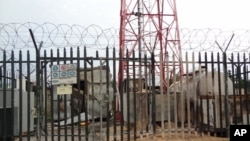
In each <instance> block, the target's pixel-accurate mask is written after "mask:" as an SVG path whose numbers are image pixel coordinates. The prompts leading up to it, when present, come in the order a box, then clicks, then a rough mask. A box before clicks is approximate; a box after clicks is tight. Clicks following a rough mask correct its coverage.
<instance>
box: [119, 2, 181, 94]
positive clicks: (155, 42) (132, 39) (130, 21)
mask: <svg viewBox="0 0 250 141" xmlns="http://www.w3.org/2000/svg"><path fill="white" fill-rule="evenodd" d="M119 47H120V50H119V55H120V58H121V59H120V62H119V72H118V85H119V86H121V84H122V82H123V80H125V79H126V78H127V77H128V76H129V77H130V78H133V77H132V76H131V75H135V76H136V77H137V78H140V79H145V78H146V77H148V76H150V75H148V73H150V72H151V71H152V70H154V72H155V78H156V80H157V81H158V80H159V81H158V82H156V85H158V84H159V86H160V85H162V86H163V88H164V90H166V89H167V86H168V83H169V78H171V77H172V76H173V75H175V74H180V76H181V74H182V70H183V69H182V57H181V45H180V35H179V26H178V18H177V9H176V2H175V0H121V10H120V31H119ZM133 52H135V54H136V57H137V58H138V60H139V61H138V62H137V63H136V65H135V66H136V69H135V70H136V72H133V71H132V64H130V63H127V62H126V58H132V56H133ZM151 54H154V60H155V62H156V63H155V64H156V65H155V67H154V69H152V68H151V69H150V65H145V63H142V60H143V59H144V56H147V57H148V58H150V56H151ZM127 70H129V75H127V74H126V72H127ZM147 70H148V71H147ZM133 73H136V74H133Z"/></svg>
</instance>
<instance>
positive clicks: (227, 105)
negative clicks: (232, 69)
mask: <svg viewBox="0 0 250 141" xmlns="http://www.w3.org/2000/svg"><path fill="white" fill-rule="evenodd" d="M233 37H234V34H233V35H232V36H231V38H230V40H229V42H228V44H227V46H226V48H225V50H223V49H222V48H221V46H220V45H219V43H218V42H217V41H215V43H216V44H217V46H218V47H219V48H220V50H221V51H222V53H223V60H222V61H223V73H224V81H225V112H226V137H228V136H229V134H230V133H229V132H230V131H229V111H228V110H229V100H228V75H227V61H226V60H227V55H226V51H227V49H228V47H229V45H230V43H231V41H232V40H233ZM221 122H222V121H221Z"/></svg>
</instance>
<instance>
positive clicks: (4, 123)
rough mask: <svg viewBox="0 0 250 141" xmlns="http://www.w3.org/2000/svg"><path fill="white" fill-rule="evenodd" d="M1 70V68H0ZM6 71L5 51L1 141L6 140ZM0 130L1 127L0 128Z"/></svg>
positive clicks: (4, 56)
mask: <svg viewBox="0 0 250 141" xmlns="http://www.w3.org/2000/svg"><path fill="white" fill-rule="evenodd" d="M1 69H2V68H1ZM6 74H7V70H6V51H4V52H3V83H2V88H3V115H2V116H3V120H2V125H3V128H2V133H3V140H4V141H5V140H7V136H8V135H7V102H6V100H7V85H6V84H7V78H6ZM0 128H1V127H0Z"/></svg>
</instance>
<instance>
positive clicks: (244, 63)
mask: <svg viewBox="0 0 250 141" xmlns="http://www.w3.org/2000/svg"><path fill="white" fill-rule="evenodd" d="M246 60H247V58H246V53H244V54H243V61H244V62H243V74H244V94H245V98H244V106H245V108H246V109H245V111H248V94H247V83H248V81H247V79H248V78H247V73H248V72H247V63H246ZM245 113H247V112H244V114H245ZM243 124H249V114H247V123H244V120H243Z"/></svg>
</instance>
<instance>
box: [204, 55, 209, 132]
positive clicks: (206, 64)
mask: <svg viewBox="0 0 250 141" xmlns="http://www.w3.org/2000/svg"><path fill="white" fill-rule="evenodd" d="M205 75H206V76H205V77H206V81H205V86H208V85H211V84H209V83H207V82H209V81H208V79H211V78H208V58H207V52H205ZM205 92H206V94H205V95H206V107H207V109H206V110H207V111H206V112H207V124H208V125H207V130H208V135H209V136H210V108H209V107H210V104H209V102H210V101H211V97H210V95H209V94H208V88H207V87H205ZM202 100H203V99H202ZM202 117H203V116H202Z"/></svg>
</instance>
